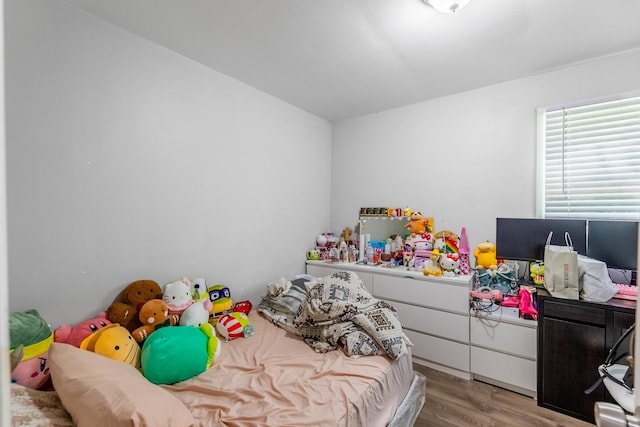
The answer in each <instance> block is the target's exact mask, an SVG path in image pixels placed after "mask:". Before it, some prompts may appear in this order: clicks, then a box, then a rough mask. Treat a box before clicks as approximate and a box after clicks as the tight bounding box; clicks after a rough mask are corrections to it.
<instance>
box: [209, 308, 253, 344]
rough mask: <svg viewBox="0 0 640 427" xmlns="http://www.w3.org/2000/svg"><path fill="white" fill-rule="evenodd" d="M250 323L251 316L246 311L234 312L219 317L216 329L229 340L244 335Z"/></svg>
mask: <svg viewBox="0 0 640 427" xmlns="http://www.w3.org/2000/svg"><path fill="white" fill-rule="evenodd" d="M248 324H249V316H247V315H246V314H244V313H239V312H235V311H234V312H232V313H229V314H223V315H222V316H220V317H219V318H218V323H216V331H218V333H219V334H220V335H221V336H222V337H223V338H224V339H225V340H227V341H231V340H235V339H236V338H242V337H244V336H245V335H244V329H245V327H246V326H247V325H248Z"/></svg>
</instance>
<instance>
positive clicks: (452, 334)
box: [391, 301, 469, 343]
mask: <svg viewBox="0 0 640 427" xmlns="http://www.w3.org/2000/svg"><path fill="white" fill-rule="evenodd" d="M391 305H393V306H394V307H395V308H396V309H398V315H399V316H400V322H402V326H403V327H405V328H409V329H413V330H415V331H418V332H424V333H426V334H430V335H437V336H439V337H441V338H446V339H449V340H454V341H460V342H463V343H468V342H469V318H468V317H467V316H463V315H460V314H454V313H449V312H446V311H440V310H432V309H428V308H424V307H418V306H415V305H409V304H404V303H401V302H395V301H394V302H391Z"/></svg>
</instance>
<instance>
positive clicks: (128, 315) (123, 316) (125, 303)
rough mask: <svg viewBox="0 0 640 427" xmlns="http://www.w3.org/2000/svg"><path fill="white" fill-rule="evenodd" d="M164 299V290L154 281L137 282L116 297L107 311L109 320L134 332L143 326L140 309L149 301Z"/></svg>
mask: <svg viewBox="0 0 640 427" xmlns="http://www.w3.org/2000/svg"><path fill="white" fill-rule="evenodd" d="M159 298H162V289H161V288H160V285H159V284H158V283H157V282H154V281H153V280H136V281H135V282H132V283H130V284H129V285H128V286H127V287H126V288H125V289H124V290H123V291H122V292H120V294H119V295H118V296H117V297H116V299H115V300H114V302H113V303H112V304H111V305H110V306H109V308H108V309H107V319H109V321H111V323H117V324H119V325H120V326H122V327H124V328H125V329H127V330H128V331H129V332H133V331H134V330H135V329H136V328H139V327H140V326H142V323H140V318H139V316H138V309H139V308H140V307H141V306H142V305H143V304H144V303H145V302H147V301H149V300H152V299H159Z"/></svg>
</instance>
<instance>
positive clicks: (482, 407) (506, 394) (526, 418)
mask: <svg viewBox="0 0 640 427" xmlns="http://www.w3.org/2000/svg"><path fill="white" fill-rule="evenodd" d="M413 366H414V369H415V370H416V371H418V372H420V373H422V374H423V375H424V376H426V377H427V400H426V402H425V404H424V407H423V408H422V412H420V415H419V417H418V419H417V421H416V423H415V424H414V427H467V426H470V427H471V426H473V427H480V426H486V427H508V426H514V427H515V426H518V427H528V426H536V427H537V426H548V427H556V426H558V427H559V426H562V427H574V426H575V427H593V424H589V423H587V422H584V421H581V420H578V419H576V418H573V417H569V416H567V415H563V414H560V413H558V412H555V411H551V410H549V409H545V408H540V407H539V406H538V404H537V401H536V400H534V399H532V398H530V397H527V396H523V395H520V394H517V393H512V392H510V391H507V390H504V389H502V388H499V387H494V386H491V385H489V384H485V383H481V382H479V381H465V380H463V379H460V378H456V377H453V376H450V375H447V374H445V373H442V372H439V371H436V370H433V369H430V368H426V367H424V366H420V365H417V364H414V365H413Z"/></svg>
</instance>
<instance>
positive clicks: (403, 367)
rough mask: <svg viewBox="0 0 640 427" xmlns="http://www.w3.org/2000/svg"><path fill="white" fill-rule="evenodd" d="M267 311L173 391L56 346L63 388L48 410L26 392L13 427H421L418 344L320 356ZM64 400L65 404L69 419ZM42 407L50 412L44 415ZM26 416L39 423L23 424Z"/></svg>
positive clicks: (54, 370)
mask: <svg viewBox="0 0 640 427" xmlns="http://www.w3.org/2000/svg"><path fill="white" fill-rule="evenodd" d="M292 294H293V292H292ZM262 309H264V306H263V305H262V304H261V305H260V307H259V308H258V309H254V310H253V311H251V313H250V314H249V318H250V320H251V325H252V326H253V328H254V335H253V336H251V337H249V338H241V339H236V340H233V341H230V342H226V343H223V348H222V352H221V354H220V356H219V358H218V359H217V360H216V361H215V363H214V365H213V366H212V367H211V368H209V369H208V370H206V371H205V372H204V373H202V374H200V375H197V376H195V377H193V378H191V379H189V380H186V381H182V382H179V383H176V384H173V385H160V386H158V385H154V384H152V383H150V382H149V381H147V380H146V379H145V378H144V377H143V376H142V375H141V374H140V372H139V371H138V370H136V369H135V368H133V367H132V366H130V365H127V364H124V363H122V362H118V361H115V360H111V359H108V358H106V357H103V356H100V355H98V354H94V353H91V352H88V351H85V350H80V349H78V348H76V347H73V346H71V345H67V344H61V343H53V344H52V345H51V348H50V352H49V357H50V359H49V363H50V369H51V376H52V380H53V384H54V386H55V390H56V391H55V392H38V393H49V394H46V395H45V396H46V397H47V403H46V405H40V407H38V404H37V403H34V400H33V399H32V398H29V397H25V396H24V394H22V395H21V398H20V399H15V398H14V399H13V400H12V420H13V422H14V425H71V421H73V423H75V424H76V425H80V426H82V425H87V426H100V425H105V426H117V425H153V426H160V425H171V426H182V425H184V426H188V425H197V426H224V427H240V426H252V427H253V426H256V427H259V426H278V427H284V426H296V427H302V426H367V427H369V426H372V427H375V426H392V427H398V426H410V425H412V424H413V423H414V421H415V419H416V417H417V415H418V413H419V412H420V410H421V408H422V405H423V403H424V399H425V378H424V377H423V376H422V375H420V374H419V373H416V372H414V370H413V366H412V361H411V346H410V345H409V346H407V348H408V351H407V352H406V353H404V354H402V355H401V356H400V357H398V358H397V359H392V358H390V357H388V356H386V355H376V356H361V357H353V356H352V357H349V356H347V355H346V354H345V352H344V351H342V350H330V349H327V351H326V352H322V351H318V350H317V349H315V350H314V348H312V347H311V345H310V344H309V342H307V341H305V340H304V339H301V336H300V335H299V334H296V333H292V332H291V331H289V330H287V328H285V327H282V325H278V321H274V319H273V318H272V317H270V316H269V315H266V314H265V313H264V310H262ZM280 320H282V319H280ZM16 390H18V389H16ZM21 391H22V392H24V391H25V390H21ZM57 399H59V401H60V403H61V404H62V406H63V407H64V411H63V414H62V416H61V414H60V409H61V408H60V407H59V406H58V407H56V402H57ZM45 407H48V408H49V409H46V408H45ZM52 407H53V412H52ZM40 409H45V410H43V411H41V412H37V411H38V410H40ZM25 412H28V413H29V415H28V417H29V420H30V422H31V424H24V423H23V422H24V420H25V419H27V418H26V417H27V416H26V415H25ZM38 414H39V415H38ZM65 415H66V416H65ZM38 416H40V419H39V420H38V419H37V418H38ZM48 417H49V418H48Z"/></svg>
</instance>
